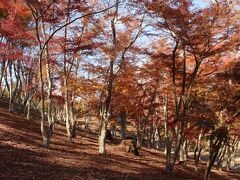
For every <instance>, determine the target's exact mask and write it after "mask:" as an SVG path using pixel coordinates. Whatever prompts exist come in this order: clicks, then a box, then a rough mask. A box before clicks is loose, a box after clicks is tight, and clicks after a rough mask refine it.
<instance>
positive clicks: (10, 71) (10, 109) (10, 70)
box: [8, 61, 13, 112]
mask: <svg viewBox="0 0 240 180" xmlns="http://www.w3.org/2000/svg"><path fill="white" fill-rule="evenodd" d="M8 67H9V78H10V79H9V80H10V81H9V108H8V111H9V112H13V77H12V62H11V61H9V63H8Z"/></svg>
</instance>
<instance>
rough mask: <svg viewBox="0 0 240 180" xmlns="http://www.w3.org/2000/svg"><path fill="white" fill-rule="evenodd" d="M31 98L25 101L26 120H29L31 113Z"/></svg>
mask: <svg viewBox="0 0 240 180" xmlns="http://www.w3.org/2000/svg"><path fill="white" fill-rule="evenodd" d="M31 102H32V101H31V98H29V99H28V102H27V120H30V115H31Z"/></svg>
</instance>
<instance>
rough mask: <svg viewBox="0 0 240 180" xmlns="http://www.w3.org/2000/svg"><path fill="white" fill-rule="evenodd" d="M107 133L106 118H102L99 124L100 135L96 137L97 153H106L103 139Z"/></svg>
mask: <svg viewBox="0 0 240 180" xmlns="http://www.w3.org/2000/svg"><path fill="white" fill-rule="evenodd" d="M106 133H107V119H103V120H102V122H101V124H100V135H99V139H98V143H99V154H106V147H105V139H106Z"/></svg>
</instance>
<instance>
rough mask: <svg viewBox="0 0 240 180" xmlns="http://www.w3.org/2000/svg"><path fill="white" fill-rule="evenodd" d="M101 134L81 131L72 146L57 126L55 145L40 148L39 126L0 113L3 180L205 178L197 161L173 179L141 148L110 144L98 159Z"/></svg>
mask: <svg viewBox="0 0 240 180" xmlns="http://www.w3.org/2000/svg"><path fill="white" fill-rule="evenodd" d="M96 137H97V135H96V134H94V133H90V132H84V131H83V130H78V132H77V138H76V139H75V141H74V143H73V144H70V143H68V142H67V138H66V137H65V130H64V128H63V127H62V126H60V125H57V126H56V131H55V134H54V135H53V137H52V142H51V146H50V148H49V149H45V148H43V147H42V146H41V135H40V128H39V122H38V121H37V120H34V121H28V120H26V119H25V118H24V116H23V115H22V114H16V113H15V114H14V113H13V114H9V113H8V112H7V110H6V109H5V108H1V109H0V157H1V158H0V179H69V178H70V179H202V176H203V170H204V169H203V167H204V166H203V164H201V167H202V169H201V171H200V172H199V174H195V173H194V168H193V166H192V165H193V162H191V161H190V162H189V163H188V164H187V165H184V166H183V165H181V166H180V165H179V166H176V171H175V174H174V176H173V177H168V176H166V174H165V173H164V162H165V160H164V156H163V154H162V153H161V152H159V151H157V150H151V149H146V148H142V149H141V150H140V154H141V156H140V157H137V156H134V155H132V154H128V153H126V152H123V151H122V150H121V148H120V147H119V145H118V144H111V143H108V146H107V151H108V154H107V155H106V156H105V155H98V151H97V150H98V147H97V138H96ZM212 179H240V175H239V174H237V173H226V172H220V171H217V170H213V173H212Z"/></svg>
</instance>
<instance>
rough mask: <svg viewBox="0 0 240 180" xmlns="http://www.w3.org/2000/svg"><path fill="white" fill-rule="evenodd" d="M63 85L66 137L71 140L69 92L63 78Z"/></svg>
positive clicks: (65, 80)
mask: <svg viewBox="0 0 240 180" xmlns="http://www.w3.org/2000/svg"><path fill="white" fill-rule="evenodd" d="M64 87H66V90H65V115H66V116H65V120H66V130H67V137H68V141H69V142H72V138H73V136H72V127H71V121H70V117H69V114H70V111H69V103H68V101H69V92H68V88H67V79H64Z"/></svg>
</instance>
